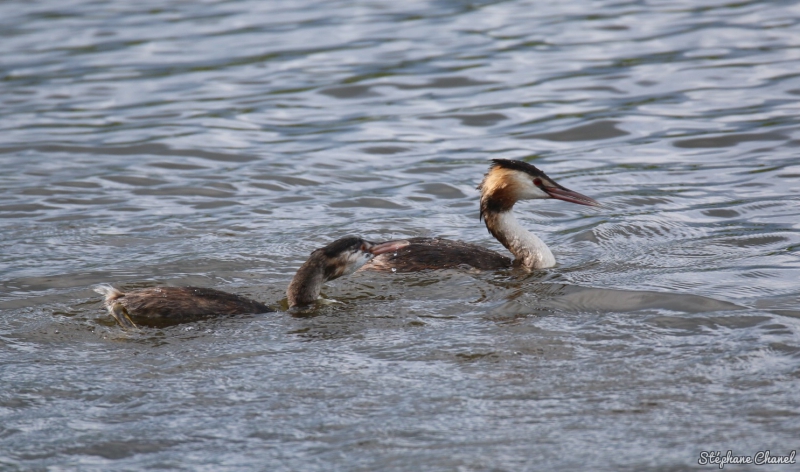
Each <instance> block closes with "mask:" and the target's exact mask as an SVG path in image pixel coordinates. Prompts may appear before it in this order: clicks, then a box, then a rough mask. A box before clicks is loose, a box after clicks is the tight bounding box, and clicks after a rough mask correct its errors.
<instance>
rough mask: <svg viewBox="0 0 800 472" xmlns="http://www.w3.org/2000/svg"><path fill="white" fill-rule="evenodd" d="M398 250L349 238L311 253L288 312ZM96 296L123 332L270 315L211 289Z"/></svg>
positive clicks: (105, 290)
mask: <svg viewBox="0 0 800 472" xmlns="http://www.w3.org/2000/svg"><path fill="white" fill-rule="evenodd" d="M403 244H406V242H405V241H392V242H389V243H384V244H374V243H371V242H368V241H365V240H363V239H361V238H358V237H354V236H350V237H346V238H342V239H339V240H337V241H334V242H332V243H331V244H328V245H327V246H325V247H323V248H321V249H317V250H315V251H314V252H312V253H311V256H310V257H309V258H308V260H307V261H306V262H305V263H304V264H303V265H302V266H301V267H300V269H298V271H297V273H296V274H295V276H294V278H293V279H292V281H291V283H290V284H289V288H288V289H287V290H286V296H287V298H288V301H289V306H290V307H295V306H302V305H309V304H311V303H313V302H314V300H316V299H317V297H319V293H320V290H322V285H323V284H324V283H325V282H328V281H330V280H333V279H336V278H339V277H341V276H343V275H349V274H352V273H353V272H355V271H356V270H357V269H358V268H360V267H361V266H363V265H364V264H365V263H367V261H369V260H370V259H372V258H373V256H375V255H379V254H383V253H385V252H387V251H388V252H392V251H396V250H398V249H399V248H400V247H402V246H403ZM95 291H96V292H98V293H100V294H102V295H104V296H105V301H104V306H105V307H106V308H107V309H108V312H109V314H111V315H112V316H113V317H114V318H115V319H116V320H117V322H118V323H119V324H120V325H121V326H123V327H125V328H135V327H136V325H135V324H134V322H133V320H136V321H138V322H141V323H146V324H164V323H175V322H181V321H190V320H192V319H197V318H203V317H208V316H215V315H240V314H247V313H266V312H270V311H274V310H273V309H272V308H270V307H269V306H267V305H264V304H263V303H261V302H257V301H255V300H250V299H249V298H245V297H242V296H240V295H235V294H232V293H227V292H222V291H219V290H214V289H210V288H200V287H151V288H143V289H139V290H133V291H130V292H122V291H120V290H117V289H115V288H114V287H112V286H110V285H105V284H104V285H99V286H97V287H96V288H95Z"/></svg>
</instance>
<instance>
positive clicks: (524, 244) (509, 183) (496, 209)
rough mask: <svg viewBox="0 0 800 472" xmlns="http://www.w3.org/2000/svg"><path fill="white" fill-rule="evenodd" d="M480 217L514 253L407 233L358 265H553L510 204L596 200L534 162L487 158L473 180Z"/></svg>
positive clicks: (413, 267)
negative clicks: (403, 240)
mask: <svg viewBox="0 0 800 472" xmlns="http://www.w3.org/2000/svg"><path fill="white" fill-rule="evenodd" d="M478 190H480V191H481V200H480V218H481V219H482V220H483V221H484V223H485V224H486V228H487V229H488V230H489V232H490V233H492V236H494V237H495V238H496V239H497V240H498V241H500V243H501V244H502V245H503V246H505V247H506V249H508V250H509V251H510V252H511V253H512V254H513V255H514V256H515V259H514V260H513V261H512V259H511V258H509V257H506V256H504V255H502V254H498V253H496V252H494V251H491V250H489V249H486V248H483V247H481V246H478V245H476V244H471V243H465V242H462V241H452V240H448V239H441V238H409V239H408V240H407V241H408V242H409V244H408V245H407V246H405V247H403V248H401V249H399V250H398V251H396V252H395V253H394V254H391V253H384V254H383V255H380V256H377V257H375V258H374V259H373V260H372V262H371V263H370V264H367V265H366V266H364V267H363V268H362V269H361V270H378V271H387V270H394V271H397V272H413V271H418V270H424V269H449V268H458V267H462V266H469V267H473V268H475V269H480V270H495V269H503V268H508V267H512V266H514V265H518V266H521V267H524V268H526V269H529V270H530V269H542V268H547V267H553V266H554V265H555V264H556V260H555V257H554V256H553V253H552V252H551V251H550V248H548V247H547V245H546V244H545V243H544V241H542V240H541V239H540V238H539V237H538V236H536V235H535V234H533V233H531V232H529V231H528V230H526V229H525V228H523V227H522V226H521V225H520V224H519V223H518V222H517V220H516V218H514V214H513V213H512V210H513V208H514V204H515V203H517V202H518V201H519V200H532V199H548V198H554V199H558V200H564V201H567V202H571V203H577V204H580V205H589V206H601V205H600V203H598V202H597V201H595V200H594V199H592V198H589V197H587V196H585V195H582V194H580V193H578V192H574V191H572V190H569V189H567V188H565V187H563V186H561V185H559V184H558V183H556V182H555V181H554V180H553V179H551V178H550V177H548V176H547V174H545V173H544V172H542V171H541V170H539V169H538V168H536V167H535V166H533V165H531V164H528V163H526V162H522V161H515V160H508V159H492V163H491V164H490V165H489V171H488V172H487V173H486V175H485V176H484V177H483V181H482V182H481V184H480V185H479V186H478Z"/></svg>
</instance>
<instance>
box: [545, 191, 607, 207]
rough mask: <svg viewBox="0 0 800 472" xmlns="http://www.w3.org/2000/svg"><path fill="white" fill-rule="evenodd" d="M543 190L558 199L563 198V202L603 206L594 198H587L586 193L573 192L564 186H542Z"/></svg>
mask: <svg viewBox="0 0 800 472" xmlns="http://www.w3.org/2000/svg"><path fill="white" fill-rule="evenodd" d="M543 190H544V191H545V192H547V194H548V195H550V196H551V197H552V198H556V199H558V200H564V201H565V202H570V203H577V204H579V205H588V206H596V207H599V206H603V205H601V204H600V202H598V201H597V200H595V199H594V198H589V197H587V196H586V195H583V194H580V193H578V192H573V191H572V190H569V189H566V188H564V187H544V188H543Z"/></svg>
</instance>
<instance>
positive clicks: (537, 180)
mask: <svg viewBox="0 0 800 472" xmlns="http://www.w3.org/2000/svg"><path fill="white" fill-rule="evenodd" d="M533 185H535V186H537V187H541V186H542V179H540V178H539V177H536V178H535V179H533Z"/></svg>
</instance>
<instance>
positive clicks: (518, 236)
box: [485, 211, 556, 269]
mask: <svg viewBox="0 0 800 472" xmlns="http://www.w3.org/2000/svg"><path fill="white" fill-rule="evenodd" d="M485 217H486V226H487V227H488V228H489V231H491V232H492V234H493V235H494V237H496V238H497V240H498V241H500V242H501V243H502V244H503V246H505V247H506V248H507V249H508V250H509V251H511V253H512V254H514V256H515V257H516V258H517V259H518V260H519V261H520V262H521V263H522V265H523V266H524V267H527V268H529V269H544V268H547V267H553V266H555V265H556V258H555V257H553V253H552V252H550V248H549V247H547V244H545V243H544V241H542V240H541V239H539V237H538V236H536V235H535V234H533V233H531V232H529V231H528V230H526V229H525V228H523V227H522V226H520V224H519V223H518V222H517V219H516V218H514V214H513V213H511V211H501V212H498V213H494V214H492V215H485Z"/></svg>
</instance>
